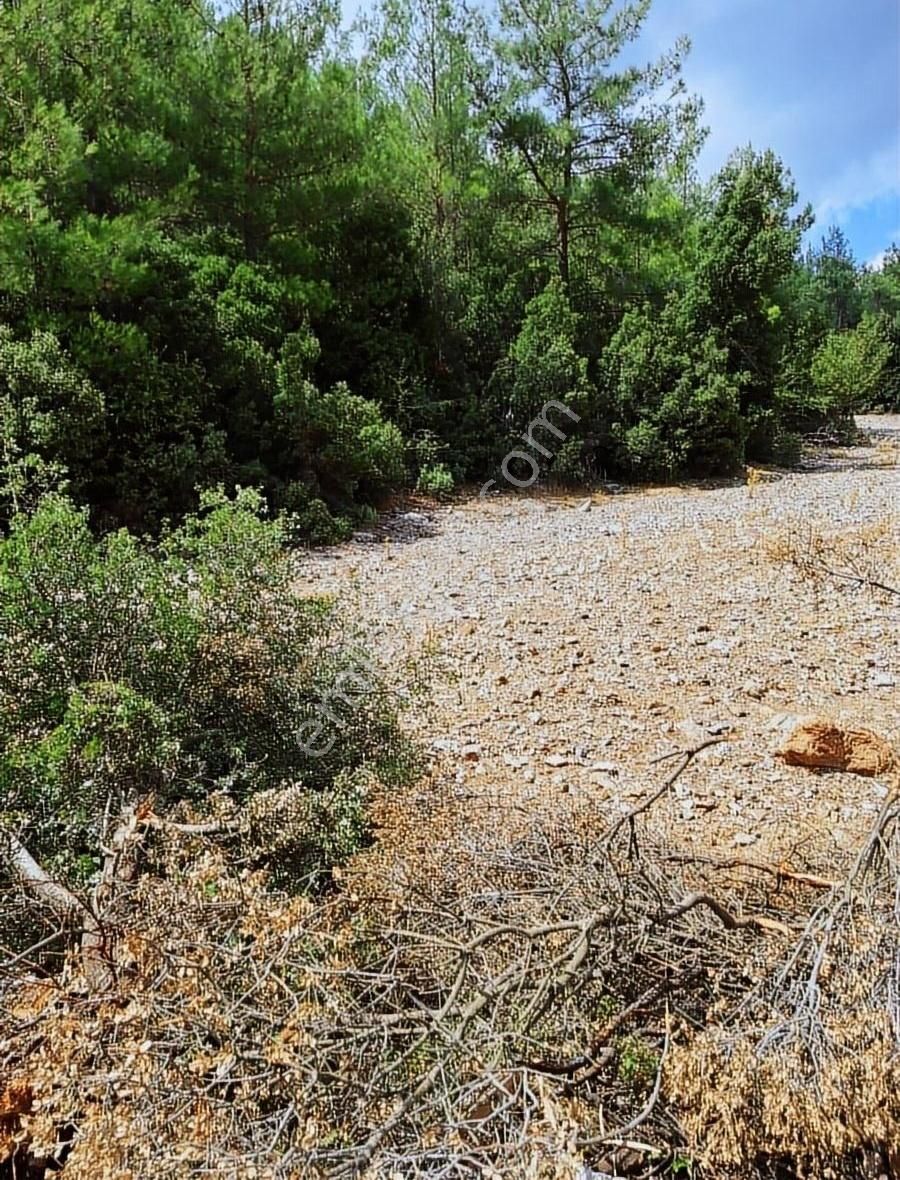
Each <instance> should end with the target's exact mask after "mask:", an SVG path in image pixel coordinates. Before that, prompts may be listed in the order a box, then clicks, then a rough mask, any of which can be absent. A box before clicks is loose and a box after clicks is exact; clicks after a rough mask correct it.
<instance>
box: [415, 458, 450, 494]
mask: <svg viewBox="0 0 900 1180" xmlns="http://www.w3.org/2000/svg"><path fill="white" fill-rule="evenodd" d="M416 488H417V489H418V490H419V491H420V492H424V493H425V494H426V495H429V496H437V497H438V498H441V497H443V496H449V495H450V494H451V492H452V491H453V488H454V480H453V472H452V471H451V470H450V468H449V467H448V466H447V465H446V464H445V463H434V464H432V465H431V466H430V467H423V468H422V470H421V471H420V472H419V478H418V480H417V481H416Z"/></svg>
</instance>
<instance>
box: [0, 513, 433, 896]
mask: <svg viewBox="0 0 900 1180" xmlns="http://www.w3.org/2000/svg"><path fill="white" fill-rule="evenodd" d="M260 512H261V502H260V499H259V496H258V494H257V493H254V492H249V491H244V492H241V493H240V494H239V495H238V497H237V498H236V499H235V500H233V501H229V500H227V499H226V498H225V497H224V496H223V495H221V494H212V495H207V496H206V497H204V500H203V507H202V511H201V513H200V514H199V515H195V516H190V517H188V518H187V519H186V520H185V522H184V523H183V524H182V525H181V526H179V527H178V528H176V529H172V530H170V531H167V532H166V533H165V534H164V536H163V537H162V538H161V540H160V542H159V544H158V546H156V547H152V548H151V547H148V546H147V545H146V544H143V543H141V542H139V541H138V540H136V539H135V538H134V537H132V536H131V535H130V534H128V533H127V532H125V531H118V532H114V533H111V534H109V535H108V536H106V537H105V538H103V539H102V540H99V541H98V540H96V539H95V538H94V537H93V536H92V535H91V532H90V530H89V528H88V522H87V518H86V515H85V513H84V512H83V511H81V510H79V509H77V508H75V507H74V506H73V505H72V504H71V503H70V502H69V501H67V500H64V499H61V498H58V497H54V496H51V497H48V498H46V499H44V500H43V501H42V502H41V503H40V505H39V507H38V508H37V511H36V512H35V513H34V515H33V516H31V517H28V516H26V515H24V514H23V515H20V516H18V517H17V518H16V519H15V521H14V522H13V526H12V529H11V531H10V535H9V536H8V538H7V539H6V540H4V541H2V542H0V822H2V823H3V824H5V825H10V824H12V825H14V826H15V827H16V828H18V829H19V830H21V831H22V832H24V833H25V836H26V839H27V842H28V844H29V847H30V848H31V851H32V852H33V853H34V854H36V855H37V856H38V858H39V859H40V860H42V861H43V862H44V863H45V867H47V866H49V867H51V868H52V869H53V870H54V871H55V873H56V874H57V875H58V876H59V877H61V878H62V879H66V880H69V881H73V880H75V879H77V878H78V876H79V874H84V873H87V874H88V875H89V874H90V873H91V872H92V871H93V870H94V868H95V866H96V864H97V863H98V860H99V858H100V856H101V850H102V849H103V848H104V845H105V842H106V841H108V839H109V835H110V830H111V827H113V826H114V825H115V823H116V819H117V817H118V816H119V815H121V813H122V811H123V808H125V807H126V806H127V805H128V804H129V802H131V803H134V802H135V801H136V800H138V799H140V800H148V799H152V801H153V802H152V806H153V808H154V810H156V811H157V812H158V813H159V814H161V815H165V814H169V813H171V811H172V808H173V807H175V806H176V805H177V804H179V803H180V802H181V803H186V802H192V803H193V805H194V806H195V807H197V808H200V809H203V808H205V807H206V806H208V804H209V801H210V800H216V801H217V803H216V806H217V807H218V808H219V809H221V808H222V807H223V806H226V805H227V806H229V807H232V808H240V807H242V806H243V805H244V804H245V803H246V802H247V801H249V800H257V801H258V802H257V803H256V804H255V805H254V806H255V808H256V810H255V811H254V812H253V813H252V814H254V815H256V816H257V817H260V816H263V815H268V816H269V820H268V822H269V825H270V828H271V826H272V823H273V820H272V816H273V815H274V816H276V817H279V818H278V822H277V825H276V826H277V827H278V828H279V837H278V841H277V844H278V849H277V851H278V855H279V857H280V863H281V868H282V870H284V871H287V869H289V868H291V867H292V868H293V870H294V872H295V873H298V872H302V873H306V872H308V871H310V870H312V869H314V868H323V867H325V866H327V865H328V864H330V863H331V862H332V860H333V858H334V857H335V856H337V855H338V854H346V853H347V852H350V851H352V850H353V848H354V847H355V845H356V844H357V843H358V841H359V837H360V834H361V832H362V829H363V819H362V805H363V791H362V781H363V780H362V779H361V778H360V774H366V773H367V774H372V775H376V776H378V777H379V778H380V779H381V780H382V781H385V782H388V783H391V782H393V783H395V784H396V783H400V782H403V781H406V779H407V777H408V776H409V775H410V774H411V773H412V772H413V770H414V767H415V757H414V753H413V751H412V748H411V747H410V746H408V745H407V743H406V742H405V741H404V739H403V738H402V737H401V735H400V731H399V728H398V719H397V704H396V699H395V698H394V697H392V695H391V694H390V692H389V691H388V688H387V685H386V684H385V682H384V681H383V679H382V678H381V677H380V676H379V675H378V673H377V672H376V671H374V670H373V669H372V667H371V666H370V665H369V664H368V663H364V662H362V660H361V657H360V656H359V654H358V653H356V652H355V651H354V649H353V647H352V645H351V644H350V642H349V640H348V639H347V638H344V637H343V636H342V634H341V631H340V628H339V626H338V623H337V619H336V617H335V614H334V608H333V604H332V603H331V602H330V601H328V600H326V599H323V598H300V597H298V595H297V594H296V592H295V590H294V589H293V586H292V582H293V578H294V569H293V566H292V564H291V561H290V560H289V558H288V557H287V556H286V555H285V553H284V550H283V530H282V526H281V525H279V524H278V523H272V522H270V521H267V520H265V519H264V518H263V517H262V516H261V514H260ZM361 669H362V671H361ZM323 707H327V708H329V710H330V714H329V715H326V714H325V713H324V712H323ZM329 727H331V733H330V736H329ZM289 817H290V818H291V822H290V823H289V822H288V818H289ZM259 823H262V820H259ZM259 823H257V826H259Z"/></svg>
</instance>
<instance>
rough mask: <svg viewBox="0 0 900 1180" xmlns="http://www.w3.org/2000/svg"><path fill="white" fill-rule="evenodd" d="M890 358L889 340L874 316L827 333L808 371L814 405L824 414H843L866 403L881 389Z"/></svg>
mask: <svg viewBox="0 0 900 1180" xmlns="http://www.w3.org/2000/svg"><path fill="white" fill-rule="evenodd" d="M890 358H891V347H890V343H889V341H888V339H887V336H886V334H885V332H884V331H883V329H882V326H881V324H879V323H878V321H877V320H875V319H874V318H866V319H863V320H862V321H861V323H859V324H858V325H857V326H856V327H855V328H850V329H847V330H846V331H843V332H829V334H828V335H827V336H826V337H825V339H824V340H823V342H822V344H821V345H820V346H819V348H818V350H817V351H816V353H815V355H814V356H813V359H812V365H811V370H810V372H811V376H812V383H813V386H814V388H815V391H816V405H817V407H818V408H819V409H821V410H822V411H823V412H824V413H826V414H831V415H834V414H837V415H845V414H851V413H854V412H855V411H859V410H863V409H865V408H866V407H867V406H870V405H871V404H872V402H873V400H874V399H875V398H876V397H877V396H878V395H879V393H881V392H882V390H883V388H884V380H885V376H886V373H887V367H888V362H889V361H890Z"/></svg>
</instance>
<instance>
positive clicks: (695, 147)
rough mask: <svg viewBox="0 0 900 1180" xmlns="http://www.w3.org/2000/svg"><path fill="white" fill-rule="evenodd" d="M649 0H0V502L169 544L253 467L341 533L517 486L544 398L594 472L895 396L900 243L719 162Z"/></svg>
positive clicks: (768, 178)
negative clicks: (425, 494) (389, 510)
mask: <svg viewBox="0 0 900 1180" xmlns="http://www.w3.org/2000/svg"><path fill="white" fill-rule="evenodd" d="M648 8H649V0H637V2H634V3H630V4H625V5H617V4H614V3H613V2H612V0H499V3H497V4H496V5H491V6H490V7H489V8H483V9H482V8H474V9H469V8H466V7H463V6H458V5H454V4H452V3H449V2H447V0H380V7H377V8H374V9H372V10H371V11H369V12H367V13H365V14H364V15H363V16H361V17H360V18H359V20H358V22H357V25H356V26H355V28H354V30H353V31H352V33H350V34H347V33H343V32H342V31H341V27H340V13H339V11H338V9H337V7H336V6H335V5H334V4H333V3H331V2H330V0H302V2H300V0H253V2H251V0H243V2H242V3H231V4H230V6H223V5H221V4H211V3H205V2H204V0H67V2H66V3H62V2H61V0H14V2H11V3H6V4H4V5H3V7H2V11H0V523H2V521H3V520H7V521H8V520H9V519H11V518H12V517H13V516H14V515H15V513H16V512H17V510H20V509H22V508H27V507H28V506H30V505H31V504H33V503H35V502H36V501H37V500H38V499H39V497H40V496H41V494H42V493H44V492H45V491H47V490H56V489H60V488H62V489H63V490H65V491H66V492H67V494H68V495H70V496H71V497H72V498H73V499H74V500H75V501H77V502H78V503H80V504H83V505H86V506H89V507H90V509H91V511H92V520H93V522H94V524H95V525H98V526H99V527H101V528H104V527H109V526H113V525H121V524H124V525H126V526H128V527H130V528H132V529H138V530H150V531H155V530H157V529H158V528H159V527H160V525H161V524H162V523H163V522H164V521H165V520H166V519H173V520H177V519H179V518H181V517H182V516H183V515H184V514H185V513H188V512H191V511H192V510H194V508H195V507H196V505H197V503H198V497H199V490H200V489H202V488H204V487H212V486H217V485H224V486H226V487H233V486H234V485H241V486H245V487H246V486H251V487H256V488H260V489H262V491H263V493H264V495H265V497H266V499H267V501H268V504H269V506H270V508H271V509H272V510H273V511H276V512H278V513H281V514H282V515H283V518H284V520H285V522H286V524H287V528H288V534H289V535H291V536H295V537H297V538H308V539H311V540H313V541H325V540H329V539H333V538H335V537H340V536H342V535H346V533H347V532H348V531H349V530H351V529H352V528H353V527H355V526H356V525H357V524H358V522H360V521H364V520H365V519H366V518H367V517H369V516H371V513H372V511H373V507H374V506H376V505H378V504H379V502H380V501H381V500H382V499H383V497H384V496H385V494H386V493H388V492H390V491H391V490H392V489H395V488H398V487H401V486H409V485H416V484H417V485H418V486H419V487H420V488H421V489H423V490H426V491H429V492H433V493H438V494H441V493H444V492H446V491H449V490H450V489H452V487H453V486H454V485H455V484H459V483H461V482H464V481H468V482H479V483H480V482H481V481H483V480H485V479H487V478H489V477H491V476H495V475H496V474H497V470H498V464H500V462H501V461H502V460H503V457H504V456H505V455H507V454H508V452H509V451H510V449H511V448H512V447H516V446H518V447H521V446H522V441H521V436H522V433H523V431H527V428H528V424H529V422H531V421H532V420H533V419H534V418H535V416H537V415H539V414H540V412H541V408H542V407H543V406H544V405H545V404H546V403H547V402H548V401H549V400H551V399H553V400H557V401H559V402H561V403H563V404H564V405H565V406H566V407H568V408H569V409H570V410H571V411H572V415H570V417H568V418H566V419H565V420H564V423H563V424H564V426H565V438H564V439H560V438H559V436H558V434H557V435H550V434H548V435H546V436H545V437H543V438H541V439H540V440H539V441H540V442H541V443H542V444H543V445H542V448H539V449H538V451H537V452H536V453H537V456H538V458H539V459H540V462H541V465H542V468H543V469H544V470H545V471H547V472H552V473H553V474H554V476H556V477H557V478H561V479H565V480H571V481H573V482H588V481H591V480H595V479H599V478H603V477H605V476H613V475H615V476H624V477H626V478H632V479H660V478H662V479H665V478H670V477H675V476H679V475H683V474H692V475H701V476H702V475H712V474H719V473H724V472H727V471H730V470H733V469H735V468H737V467H738V466H739V465H740V464H742V463H743V462H745V461H763V462H764V461H775V462H790V461H791V460H792V459H793V458H794V457H795V456H796V453H797V447H798V434H799V433H800V432H802V431H803V430H805V429H809V428H811V427H815V426H818V425H821V424H822V423H823V422H827V421H836V422H840V421H841V420H846V419H847V417H848V415H849V413H850V412H852V411H853V410H854V409H859V408H862V407H865V406H867V405H870V404H873V403H875V402H878V403H883V404H895V405H896V404H897V402H898V400H900V253H898V252H897V250H896V249H892V250H889V251H888V253H887V255H886V261H885V264H884V267H883V269H882V270H880V271H873V270H871V269H867V268H865V267H861V266H859V265H858V264H857V263H856V261H855V260H854V258H853V256H852V252H851V251H850V249H849V247H848V244H847V242H846V240H845V239H844V237H843V236H842V234H841V233H840V231H838V230H836V229H832V230H829V231H828V232H827V233H826V235H825V236H824V238H822V239H821V247H820V248H817V249H812V250H808V251H806V252H804V250H803V246H802V243H803V241H804V240H805V239H804V235H805V234H806V232H807V231H808V229H809V228H810V226H811V222H812V218H811V214H810V212H809V210H808V209H805V210H804V209H803V208H802V206H801V205H800V204H799V201H798V193H797V192H796V190H795V187H794V184H793V182H792V179H791V176H790V173H789V171H788V170H787V167H786V166H785V164H783V163H782V162H781V161H779V160H778V159H777V158H776V157H775V156H774V155H773V154H771V153H770V152H766V151H763V152H756V151H753V150H752V149H750V148H746V149H743V150H740V151H738V152H737V153H736V154H735V155H734V157H733V158H732V159H731V160H730V161H729V162H728V164H727V165H726V166H725V167H724V168H723V169H722V171H721V172H720V173H719V174H718V175H717V176H716V177H714V178H713V179H712V181H710V182H708V183H701V182H700V181H699V179H698V176H697V173H696V168H695V164H696V159H697V155H698V152H699V150H700V148H701V147H702V143H703V138H704V130H703V110H702V102H701V101H700V99H698V98H695V97H693V96H691V95H690V94H688V93H687V92H686V89H685V86H684V83H683V81H682V77H681V70H682V63H683V60H684V56H685V54H686V52H687V51H688V46H687V42H686V41H685V42H679V43H678V44H676V45H675V46H673V47H672V50H671V52H669V53H667V54H666V55H664V56H663V57H662V58H661V59H659V60H657V61H654V62H651V63H649V64H641V61H640V52H641V50H640V45H639V43H638V41H637V39H638V37H639V34H640V31H641V27H642V24H643V21H644V19H645V17H646V15H647V11H648ZM574 415H577V419H578V420H577V423H576V422H575V418H574ZM525 474H528V472H527V470H526V472H525Z"/></svg>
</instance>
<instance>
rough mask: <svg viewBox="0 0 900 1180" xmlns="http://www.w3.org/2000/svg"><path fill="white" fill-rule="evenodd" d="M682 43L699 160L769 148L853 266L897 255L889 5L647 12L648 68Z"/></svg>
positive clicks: (893, 19) (819, 3)
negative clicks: (699, 114) (698, 99)
mask: <svg viewBox="0 0 900 1180" xmlns="http://www.w3.org/2000/svg"><path fill="white" fill-rule="evenodd" d="M680 33H687V34H688V36H689V37H690V38H691V41H692V43H693V49H692V52H691V55H690V58H689V59H688V62H687V66H686V68H685V79H686V81H687V84H688V87H689V89H691V90H692V91H694V92H696V93H698V94H700V95H702V96H703V98H704V99H705V101H706V114H705V122H706V124H707V125H708V126H709V128H710V136H709V139H708V141H707V144H706V147H705V149H704V152H703V155H702V157H701V161H700V164H701V170H702V171H703V173H704V174H709V173H711V172H713V171H715V169H716V168H718V167H719V166H720V165H721V164H722V163H723V162H724V161H725V159H726V158H727V157H728V155H729V153H730V151H731V150H732V149H733V148H735V147H737V146H740V145H742V144H746V143H752V144H753V146H754V147H755V148H765V147H771V148H773V149H774V150H775V151H776V152H777V153H778V154H779V155H780V156H781V158H782V159H783V160H784V161H785V163H786V164H787V165H788V166H789V167H790V169H791V171H792V172H793V174H794V178H795V180H796V182H797V186H798V188H799V191H800V197H801V200H802V201H803V202H806V201H809V202H810V204H811V205H812V206H813V209H814V210H815V213H816V225H815V227H814V229H813V230H812V232H811V235H810V236H811V238H812V240H813V241H815V242H818V241H819V239H820V238H821V236H822V234H823V233H824V232H825V230H826V229H827V228H828V226H829V225H830V224H832V223H834V224H837V225H840V226H841V228H842V229H843V230H844V231H845V232H846V234H847V236H848V237H849V239H850V242H851V244H852V246H853V248H854V251H855V253H856V255H857V258H858V259H859V261H861V262H868V261H871V260H873V259H875V258H876V256H877V255H878V254H879V252H880V251H883V250H884V249H885V247H886V246H888V245H890V244H891V242H892V241H896V242H897V243H898V244H900V0H656V3H655V5H654V7H653V9H651V14H650V17H649V18H648V21H647V24H646V26H645V29H644V35H643V42H644V44H645V46H646V49H647V54H648V56H649V55H650V54H651V53H653V52H655V51H659V50H661V49H662V48H664V47H665V46H668V45H670V44H671V43H672V41H673V40H674V38H675V37H676V36H678V35H679V34H680Z"/></svg>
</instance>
